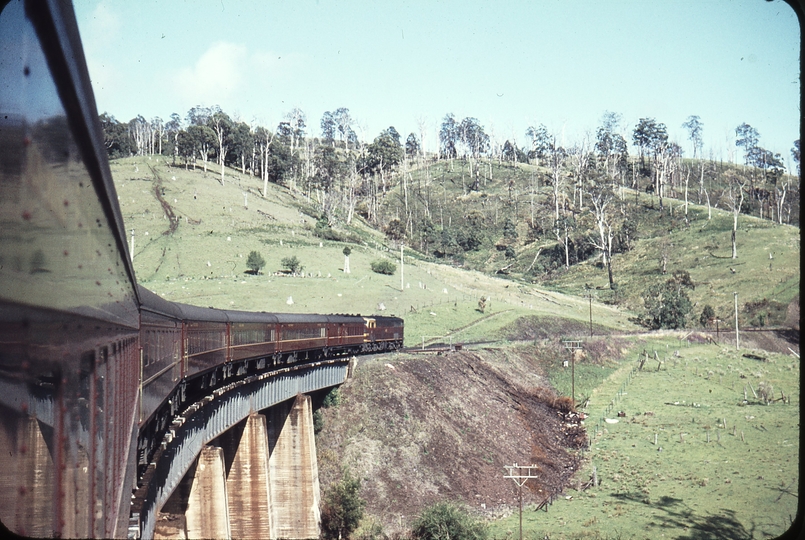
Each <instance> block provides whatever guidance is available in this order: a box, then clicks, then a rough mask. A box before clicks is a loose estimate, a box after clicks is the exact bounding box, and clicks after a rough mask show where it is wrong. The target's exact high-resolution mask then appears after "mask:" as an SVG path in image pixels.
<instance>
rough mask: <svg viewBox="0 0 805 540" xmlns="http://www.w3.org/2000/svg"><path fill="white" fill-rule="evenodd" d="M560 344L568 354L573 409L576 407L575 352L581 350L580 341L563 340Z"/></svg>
mask: <svg viewBox="0 0 805 540" xmlns="http://www.w3.org/2000/svg"><path fill="white" fill-rule="evenodd" d="M562 344H563V345H564V346H565V349H567V350H568V351H569V352H570V378H571V383H570V385H571V391H570V392H571V399H572V400H573V407H574V408H575V407H576V350H577V349H581V348H582V347H581V340H580V339H576V340H571V339H563V340H562Z"/></svg>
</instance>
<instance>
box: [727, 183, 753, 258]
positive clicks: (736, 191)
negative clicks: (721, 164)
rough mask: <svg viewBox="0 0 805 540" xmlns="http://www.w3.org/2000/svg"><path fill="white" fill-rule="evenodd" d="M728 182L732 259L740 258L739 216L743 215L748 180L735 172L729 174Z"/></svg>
mask: <svg viewBox="0 0 805 540" xmlns="http://www.w3.org/2000/svg"><path fill="white" fill-rule="evenodd" d="M727 181H728V182H729V189H728V190H727V192H726V193H725V194H726V195H727V199H728V201H729V203H730V206H731V208H732V234H731V237H730V239H731V240H732V258H733V259H737V258H738V243H737V239H736V236H737V234H738V214H740V213H741V206H743V203H744V195H745V193H746V185H747V183H748V180H746V179H744V178H741V177H740V176H738V175H737V174H736V173H734V172H730V173H728V176H727Z"/></svg>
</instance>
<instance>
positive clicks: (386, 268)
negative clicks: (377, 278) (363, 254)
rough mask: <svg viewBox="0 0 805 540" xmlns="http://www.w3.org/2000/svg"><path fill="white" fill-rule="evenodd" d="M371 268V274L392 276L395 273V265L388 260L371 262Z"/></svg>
mask: <svg viewBox="0 0 805 540" xmlns="http://www.w3.org/2000/svg"><path fill="white" fill-rule="evenodd" d="M371 266H372V272H376V273H378V274H386V275H387V276H392V275H394V272H396V271H397V265H396V264H394V263H393V262H391V261H389V260H382V261H373V262H372V264H371Z"/></svg>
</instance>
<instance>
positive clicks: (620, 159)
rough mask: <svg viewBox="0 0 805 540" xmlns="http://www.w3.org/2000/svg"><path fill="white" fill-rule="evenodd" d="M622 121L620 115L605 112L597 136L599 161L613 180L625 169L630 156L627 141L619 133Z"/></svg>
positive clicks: (596, 148) (596, 145) (596, 144)
mask: <svg viewBox="0 0 805 540" xmlns="http://www.w3.org/2000/svg"><path fill="white" fill-rule="evenodd" d="M620 121H621V115H620V114H619V113H614V112H610V111H606V112H604V115H603V116H602V118H601V125H600V126H599V127H598V130H597V131H596V136H595V151H596V153H597V154H598V159H599V160H600V161H601V162H602V164H603V166H604V171H605V172H606V173H607V175H609V176H610V178H613V179H614V178H615V176H616V174H617V172H618V171H622V170H623V168H625V166H626V162H627V159H628V156H629V150H628V144H627V143H626V139H624V138H623V135H621V134H620V133H618V128H619V126H620ZM610 167H611V168H610Z"/></svg>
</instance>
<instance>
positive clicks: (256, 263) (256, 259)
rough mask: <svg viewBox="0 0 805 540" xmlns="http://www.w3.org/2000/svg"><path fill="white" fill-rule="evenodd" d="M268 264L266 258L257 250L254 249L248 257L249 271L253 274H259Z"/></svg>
mask: <svg viewBox="0 0 805 540" xmlns="http://www.w3.org/2000/svg"><path fill="white" fill-rule="evenodd" d="M265 265H266V260H265V259H264V258H263V256H262V255H260V253H259V252H257V251H252V252H251V253H249V257H248V258H247V259H246V266H247V267H249V271H250V273H252V274H259V273H260V269H261V268H262V267H264V266H265Z"/></svg>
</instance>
